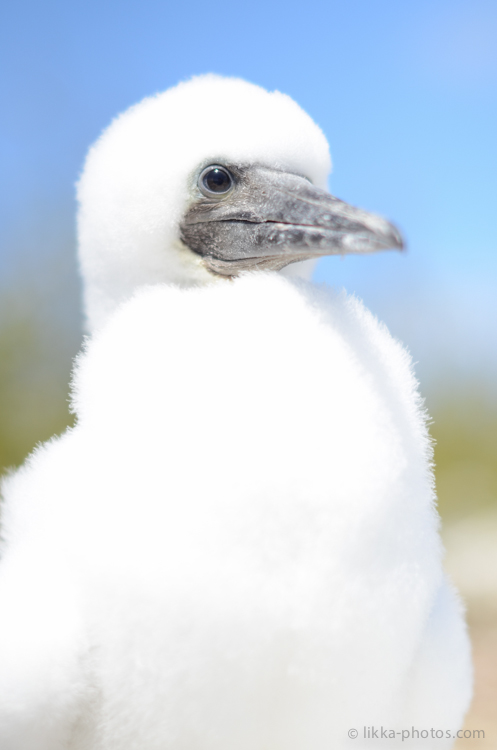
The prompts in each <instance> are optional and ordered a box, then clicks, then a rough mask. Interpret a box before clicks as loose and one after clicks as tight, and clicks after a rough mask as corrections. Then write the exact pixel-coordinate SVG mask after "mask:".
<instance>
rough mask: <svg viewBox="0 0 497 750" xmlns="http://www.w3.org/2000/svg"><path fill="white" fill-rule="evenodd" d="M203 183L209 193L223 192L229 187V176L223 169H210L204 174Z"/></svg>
mask: <svg viewBox="0 0 497 750" xmlns="http://www.w3.org/2000/svg"><path fill="white" fill-rule="evenodd" d="M203 182H204V185H205V187H206V188H207V190H210V191H211V193H225V192H226V191H227V190H229V189H230V187H231V177H230V176H229V174H228V173H227V172H225V171H224V169H219V168H216V169H211V170H210V172H207V174H206V175H204V180H203Z"/></svg>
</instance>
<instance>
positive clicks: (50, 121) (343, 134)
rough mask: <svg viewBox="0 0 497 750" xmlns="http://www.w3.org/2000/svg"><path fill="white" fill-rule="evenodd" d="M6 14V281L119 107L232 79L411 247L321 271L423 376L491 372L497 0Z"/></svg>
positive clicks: (59, 7) (58, 225) (76, 5)
mask: <svg viewBox="0 0 497 750" xmlns="http://www.w3.org/2000/svg"><path fill="white" fill-rule="evenodd" d="M0 14H1V17H0V70H1V71H2V72H1V99H2V115H1V123H0V159H1V162H2V171H1V177H0V202H1V210H0V219H1V227H0V240H1V249H0V274H2V276H3V279H4V280H6V279H10V278H14V277H15V276H16V273H17V276H18V275H19V268H25V267H26V265H30V264H32V265H33V266H35V267H36V268H42V267H43V264H44V262H45V259H46V258H48V257H49V256H50V254H51V253H52V252H53V250H54V248H56V247H57V246H58V244H61V245H62V244H64V243H65V244H64V247H67V252H68V253H70V252H72V249H71V246H72V244H73V240H72V237H73V229H72V227H73V216H74V198H73V192H74V187H73V186H74V182H75V180H76V178H77V175H78V172H79V169H80V168H81V164H82V161H83V158H84V155H85V152H86V150H87V148H88V146H89V144H90V143H91V142H92V141H93V140H94V139H95V138H96V136H97V135H98V134H99V133H100V131H101V130H102V129H103V128H104V127H105V126H106V125H107V124H108V122H109V121H110V120H111V118H112V117H113V116H114V115H115V114H117V113H118V112H119V111H121V110H123V109H125V108H126V107H128V106H129V105H130V104H132V103H134V102H136V101H138V100H140V99H141V98H143V96H145V95H147V94H151V93H154V92H156V91H159V90H163V89H165V88H168V87H169V86H171V85H174V84H175V83H176V82H177V81H179V80H181V79H185V78H188V77H190V76H191V75H194V74H198V73H203V72H207V71H213V72H216V73H220V74H224V75H235V76H241V77H243V78H246V79H248V80H251V81H253V82H255V83H258V84H260V85H262V86H264V87H266V88H269V89H274V88H277V89H280V90H282V91H284V92H286V93H288V94H290V95H291V96H292V97H293V98H295V99H296V100H297V101H298V102H299V103H300V104H301V105H302V106H303V107H304V108H305V109H306V110H307V111H308V112H309V113H310V114H311V115H312V117H313V118H314V119H315V120H316V121H317V122H318V123H319V124H320V126H321V127H322V129H323V130H324V132H325V133H326V135H327V137H328V139H329V141H330V145H331V152H332V156H333V161H334V173H333V175H332V179H331V183H330V189H331V190H332V192H333V193H335V194H336V195H338V196H339V197H341V198H343V199H344V200H347V201H349V202H351V203H354V204H357V205H360V206H362V207H364V208H367V209H370V210H374V211H377V212H380V213H382V214H384V215H385V216H387V217H388V218H390V219H392V220H394V221H395V222H396V223H398V224H399V226H400V227H401V228H402V230H403V231H404V233H405V236H406V238H407V243H408V248H409V251H408V253H406V254H405V255H400V254H397V253H387V254H384V255H382V256H380V255H378V256H374V257H370V258H346V259H345V260H344V261H340V259H338V258H329V259H325V260H323V261H322V262H321V263H320V265H319V268H318V270H317V273H316V278H317V279H318V280H321V281H326V282H327V283H330V284H338V285H344V286H346V288H348V289H349V290H351V291H355V292H356V293H357V294H359V295H360V296H361V297H363V298H364V300H365V301H366V303H367V304H368V305H369V306H370V307H371V308H372V309H373V310H374V311H375V312H377V313H378V314H379V315H380V317H382V318H384V319H385V320H386V321H387V323H388V325H389V327H390V328H391V330H392V331H393V332H394V333H395V334H396V335H398V336H400V337H401V338H403V339H404V340H405V341H406V342H407V344H408V345H409V346H410V348H411V349H412V351H413V354H414V356H415V358H416V359H417V360H419V362H420V365H419V371H420V373H421V374H422V376H423V377H426V378H430V377H432V378H433V377H438V378H441V377H445V374H446V373H447V372H449V371H450V372H451V374H452V375H456V376H457V375H458V373H459V374H461V375H469V376H472V375H473V374H476V375H477V376H478V377H480V376H481V375H482V374H483V375H484V376H485V377H486V378H489V377H490V378H495V376H496V375H497V332H496V329H497V323H496V322H495V321H496V320H497V303H496V297H497V294H496V292H497V289H496V286H497V234H496V228H495V225H496V223H497V43H496V41H495V40H496V39H497V3H496V2H495V0H472V1H471V2H468V1H467V0H465V1H464V2H460V1H458V0H415V1H413V0H404V1H403V2H398V1H397V2H394V0H369V1H368V0H350V1H349V2H347V3H344V2H334V0H327V2H322V1H321V0H308V1H307V2H302V0H300V2H294V1H293V0H290V1H289V2H271V0H269V1H268V0H266V1H265V2H262V1H260V0H255V2H254V1H252V2H245V3H240V2H227V1H226V0H217V1H216V2H215V3H208V2H205V1H204V2H198V0H193V1H191V2H188V3H187V2H177V1H176V0H173V1H169V2H164V1H162V2H156V1H154V0H141V1H140V2H138V1H137V0H132V1H130V0H120V1H119V2H115V1H114V0H111V1H107V2H106V0H100V2H95V0H86V1H85V2H80V1H78V2H76V1H71V2H67V0H64V1H63V2H61V1H60V0H57V1H55V2H54V1H53V0H48V1H47V0H45V1H44V2H33V0H24V1H23V0H16V1H15V2H14V1H13V0H4V2H3V3H2V8H1V10H0ZM199 117H200V118H201V117H209V118H211V117H221V118H223V119H224V118H226V117H229V102H227V103H226V109H225V111H223V112H204V113H202V112H199ZM3 286H4V287H5V283H4V285H3ZM0 288H1V287H0ZM73 304H74V305H76V304H77V301H76V300H75V301H74V303H73Z"/></svg>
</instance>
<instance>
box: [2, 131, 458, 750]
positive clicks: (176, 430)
mask: <svg viewBox="0 0 497 750" xmlns="http://www.w3.org/2000/svg"><path fill="white" fill-rule="evenodd" d="M116 126H117V127H119V122H118V123H117V125H116ZM179 321H180V322H181V325H178V323H179ZM185 342H186V343H185ZM74 405H75V409H76V412H77V416H78V421H77V425H76V427H74V428H73V429H72V430H69V431H68V432H67V433H66V434H65V435H63V436H62V437H61V438H58V439H54V440H52V441H51V442H50V443H47V444H45V445H44V446H41V447H40V448H38V450H37V451H36V452H35V453H34V454H33V455H32V457H31V458H30V459H29V461H28V462H27V464H26V465H25V466H24V467H23V468H22V469H21V470H20V471H19V472H17V473H16V474H15V475H13V476H11V477H10V478H9V479H8V480H7V481H6V482H5V485H4V496H5V505H4V510H3V535H4V539H5V542H4V560H3V562H2V568H1V571H0V601H1V603H2V610H3V611H2V617H1V619H0V662H1V664H2V668H1V670H0V747H1V748H2V750H20V748H22V750H59V749H60V750H69V749H70V750H83V748H86V749H87V750H88V749H89V748H91V750H164V748H169V749H170V750H233V748H237V750H269V749H270V750H309V748H314V749H315V750H320V749H322V750H325V749H326V750H329V748H334V749H340V748H349V747H354V748H359V747H369V746H370V744H371V741H369V742H368V741H365V742H363V741H362V740H361V737H362V732H363V727H364V726H371V725H375V726H380V725H383V727H388V728H391V729H395V730H401V729H403V728H406V727H407V728H411V726H413V725H414V726H415V727H417V728H419V729H430V728H431V727H434V728H435V729H443V730H450V731H452V732H454V733H455V731H456V730H457V729H458V728H459V727H460V725H461V722H462V719H463V715H464V712H465V710H466V707H467V705H468V701H469V697H470V692H471V668H470V659H469V647H468V640H467V636H466V632H465V627H464V623H463V618H462V616H461V613H460V608H459V604H458V602H457V600H456V598H455V596H454V594H453V592H452V590H451V588H450V586H449V585H448V584H447V581H446V579H445V577H444V574H443V571H442V563H441V557H442V551H441V547H440V541H439V536H438V528H437V527H438V518H437V514H436V511H435V510H434V493H433V478H432V472H431V468H430V461H431V447H430V442H429V437H428V434H427V430H426V425H425V417H424V413H423V410H422V406H421V403H420V399H419V396H418V394H417V391H416V383H415V381H414V378H413V375H412V372H411V369H410V363H409V357H408V355H407V354H406V352H405V351H404V350H403V349H402V347H401V346H400V345H399V344H398V343H396V342H395V341H394V340H393V339H392V338H391V337H390V335H389V334H388V332H387V331H386V329H385V328H384V327H383V326H382V325H379V324H378V323H377V321H376V320H375V319H374V318H373V317H372V316H371V314H370V313H369V312H367V311H366V310H365V309H364V307H363V306H362V305H361V303H360V302H358V301H357V300H356V299H354V298H352V297H347V296H346V295H345V294H343V293H340V294H337V293H332V292H329V291H325V290H323V289H318V288H315V287H313V286H311V285H307V284H305V283H304V282H296V281H290V280H287V279H284V278H282V277H280V276H278V275H265V274H258V275H252V276H246V277H242V278H239V279H238V280H236V281H234V282H232V283H224V284H222V285H220V284H217V285H211V286H206V287H202V288H191V289H187V290H185V289H179V288H177V287H173V286H167V285H158V286H155V287H153V288H152V287H151V288H148V289H145V290H142V291H141V292H139V293H138V294H137V295H136V296H135V297H134V299H132V300H131V301H130V302H128V303H126V304H125V305H123V306H122V307H121V308H120V309H119V310H118V311H117V313H115V314H114V316H113V317H112V318H111V319H110V321H109V323H108V325H107V326H105V327H104V328H102V329H101V331H100V332H99V333H98V334H97V335H95V336H94V337H93V339H92V340H90V341H89V343H88V346H87V350H86V352H85V353H84V354H83V355H82V356H81V357H80V359H79V361H78V364H77V368H76V374H75V379H74ZM20 591H23V592H24V594H23V595H22V596H20V595H19V592H20ZM350 728H357V729H358V731H359V737H358V738H357V739H355V740H350V739H349V738H348V736H347V732H348V730H349V729H350ZM383 744H384V745H385V746H386V747H389V748H392V747H396V746H398V745H401V741H400V738H399V739H397V740H392V739H389V740H385V741H384V743H382V742H381V741H380V740H375V746H378V747H381V746H383ZM418 744H419V746H420V747H423V748H429V747H433V748H439V749H441V748H449V747H451V746H452V744H453V742H452V740H450V739H445V740H434V741H433V742H432V744H430V741H429V740H420V741H419V743H418ZM418 744H416V741H415V740H410V745H409V746H410V747H413V748H414V747H417V746H418Z"/></svg>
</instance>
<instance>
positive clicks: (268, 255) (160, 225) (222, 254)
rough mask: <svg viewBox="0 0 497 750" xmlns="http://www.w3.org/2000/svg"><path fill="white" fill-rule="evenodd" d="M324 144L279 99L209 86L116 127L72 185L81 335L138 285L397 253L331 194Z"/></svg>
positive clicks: (138, 109)
mask: <svg viewBox="0 0 497 750" xmlns="http://www.w3.org/2000/svg"><path fill="white" fill-rule="evenodd" d="M330 166H331V163H330V157H329V151H328V144H327V142H326V139H325V137H324V135H323V133H322V132H321V130H320V129H319V128H318V127H317V125H316V124H315V123H314V122H313V121H312V120H311V118H310V117H309V116H308V115H307V114H306V113H305V112H304V111H303V110H302V109H301V108H300V107H299V106H298V105H297V104H296V103H295V102H294V101H292V100H291V99H290V98H289V97H288V96H285V95H284V94H280V93H279V92H273V93H269V92H267V91H265V90H264V89H261V88H259V87H258V86H254V85H253V84H249V83H246V82H245V81H241V80H237V79H232V78H221V77H218V76H213V75H208V76H201V77H198V78H194V79H192V80H191V81H188V82H187V83H182V84H180V85H179V86H176V87H175V88H173V89H170V90H169V91H166V92H165V93H163V94H159V95H157V96H154V97H150V98H148V99H145V100H144V101H142V102H141V103H140V104H138V105H136V106H134V107H131V109H129V110H128V111H127V112H125V113H124V114H122V115H120V116H119V117H117V119H116V120H115V121H114V122H113V123H112V124H111V125H110V127H109V128H108V129H107V130H106V131H105V132H104V133H103V135H102V136H101V137H100V139H99V140H98V141H97V142H96V144H95V145H94V146H93V147H92V149H91V150H90V152H89V155H88V158H87V161H86V164H85V167H84V171H83V174H82V177H81V179H80V182H79V185H78V199H79V204H80V210H79V221H78V229H79V257H80V264H81V270H82V274H83V279H84V284H85V305H86V313H87V318H88V327H89V328H90V329H94V328H96V327H99V326H100V325H101V324H102V323H103V322H104V321H105V319H106V318H107V317H108V315H109V314H110V313H111V312H112V310H113V309H114V308H115V307H116V306H117V305H118V304H119V303H120V302H121V301H123V300H125V299H126V298H128V297H129V296H131V294H132V293H133V292H134V290H135V289H137V288H138V287H140V286H142V285H146V284H154V283H158V282H170V283H175V284H179V285H183V286H190V285H192V284H203V283H209V282H211V283H212V282H213V281H215V280H222V279H229V278H232V277H233V276H236V275H237V274H239V273H240V272H242V271H250V270H254V269H258V268H261V269H274V270H279V269H282V268H283V267H284V266H287V265H288V264H290V263H294V262H296V261H304V260H307V259H310V258H317V257H319V256H322V255H332V254H346V253H369V252H372V251H375V250H381V249H387V248H395V247H398V248H400V247H402V240H401V237H400V235H399V233H398V231H397V230H396V229H395V227H393V226H392V225H391V224H389V223H388V222H387V221H385V220H384V219H382V218H380V217H378V216H375V215H373V214H370V213H367V212H366V211H362V210H361V209H358V208H354V207H352V206H350V205H348V204H346V203H344V202H343V201H340V200H338V199H337V198H334V197H333V196H332V195H330V194H329V193H328V192H327V191H326V181H327V177H328V173H329V171H330Z"/></svg>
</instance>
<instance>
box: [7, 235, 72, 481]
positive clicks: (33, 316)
mask: <svg viewBox="0 0 497 750" xmlns="http://www.w3.org/2000/svg"><path fill="white" fill-rule="evenodd" d="M63 251H64V252H63ZM72 257H73V256H72V255H69V254H68V253H67V252H65V248H63V249H62V250H61V251H60V252H57V253H54V254H53V256H52V257H51V258H48V259H47V258H46V257H45V258H43V269H40V268H39V267H37V265H36V263H35V261H34V260H31V259H28V258H26V261H25V263H23V264H21V267H20V270H19V272H18V276H17V278H8V279H2V281H3V282H4V283H3V284H2V285H1V286H0V474H1V473H3V472H4V471H5V470H6V469H8V468H10V467H13V466H18V465H19V464H21V463H22V461H23V460H24V458H25V457H26V455H27V454H28V453H29V452H30V451H31V450H32V449H33V448H34V446H35V445H36V444H37V443H39V442H41V441H44V440H47V439H48V438H50V437H51V436H52V435H54V434H57V433H60V432H62V431H63V430H64V429H65V428H66V426H67V425H68V424H70V423H71V420H72V417H71V415H70V414H69V410H68V390H69V389H68V383H69V377H70V372H71V363H72V359H73V357H74V355H75V353H76V352H77V350H78V348H79V344H80V339H81V334H80V330H79V328H80V325H79V308H80V299H79V283H78V281H77V276H76V271H75V268H74V261H73V260H72ZM68 259H69V260H68Z"/></svg>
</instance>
